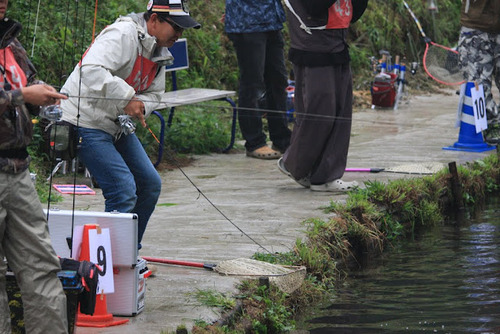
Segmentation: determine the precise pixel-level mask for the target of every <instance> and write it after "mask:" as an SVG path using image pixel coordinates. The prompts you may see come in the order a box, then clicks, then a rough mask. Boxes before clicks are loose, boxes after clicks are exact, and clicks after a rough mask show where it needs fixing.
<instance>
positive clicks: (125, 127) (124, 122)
mask: <svg viewBox="0 0 500 334" xmlns="http://www.w3.org/2000/svg"><path fill="white" fill-rule="evenodd" d="M118 122H119V123H120V127H121V128H122V133H123V134H124V135H126V136H128V135H131V134H133V133H135V129H136V127H135V124H134V122H132V118H130V116H129V115H119V116H118Z"/></svg>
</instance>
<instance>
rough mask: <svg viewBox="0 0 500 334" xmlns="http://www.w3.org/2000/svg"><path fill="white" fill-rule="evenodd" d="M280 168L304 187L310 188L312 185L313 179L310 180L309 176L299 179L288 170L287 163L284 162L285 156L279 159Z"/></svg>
mask: <svg viewBox="0 0 500 334" xmlns="http://www.w3.org/2000/svg"><path fill="white" fill-rule="evenodd" d="M278 169H279V170H280V172H282V173H283V174H285V175H286V176H288V177H289V178H291V179H292V180H294V181H295V182H297V183H298V184H300V185H301V186H302V187H304V188H309V187H310V186H311V180H309V177H308V176H306V177H303V178H302V179H298V180H297V179H296V178H295V177H293V175H292V173H290V172H289V171H287V169H286V168H285V163H284V162H283V158H280V159H279V160H278Z"/></svg>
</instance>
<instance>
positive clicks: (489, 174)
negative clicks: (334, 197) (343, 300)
mask: <svg viewBox="0 0 500 334" xmlns="http://www.w3.org/2000/svg"><path fill="white" fill-rule="evenodd" d="M458 176H459V183H460V185H461V192H462V198H455V195H456V194H454V193H453V192H452V175H451V173H449V172H448V171H447V170H446V169H443V170H442V171H440V172H439V173H437V174H435V175H432V176H424V177H418V178H411V179H400V180H395V181H391V182H388V183H387V184H383V183H380V182H371V183H368V184H366V188H365V189H356V190H354V191H351V192H349V193H348V197H347V200H346V202H345V203H342V204H341V203H338V202H331V203H330V204H329V205H328V206H326V207H324V208H323V210H325V212H327V213H331V214H332V217H331V218H330V219H329V220H328V221H324V220H320V219H308V220H306V221H305V222H304V223H305V225H306V227H307V230H306V234H307V236H306V238H305V239H304V240H300V239H299V240H297V241H296V244H295V247H294V249H293V250H292V251H290V252H288V253H279V254H264V253H258V254H255V256H254V258H255V259H258V260H261V261H268V262H270V263H277V264H282V265H294V266H306V268H307V275H308V276H307V278H306V280H305V282H304V285H303V286H302V287H301V288H300V289H298V290H296V291H295V292H293V293H292V294H290V295H286V294H284V293H276V294H272V293H269V294H267V295H266V298H268V299H269V300H266V302H265V303H261V304H260V306H259V307H260V308H263V309H260V310H259V313H258V315H256V314H254V309H253V308H252V304H251V303H250V302H248V304H246V303H245V301H246V300H250V301H255V300H258V299H259V298H262V294H261V293H262V291H260V290H259V289H261V287H259V288H254V289H248V288H247V286H252V285H254V286H255V285H256V284H257V283H256V282H255V281H254V282H246V283H245V285H244V286H243V287H242V291H246V292H245V293H242V294H241V296H243V297H244V298H245V299H243V300H241V301H240V305H241V306H240V307H241V311H240V312H239V314H240V316H239V317H237V316H235V317H233V318H232V322H230V323H227V324H224V325H223V326H213V325H209V324H205V325H204V326H201V324H199V325H198V327H197V328H196V331H195V330H194V329H193V332H196V333H244V332H251V333H280V332H281V331H280V330H278V329H277V328H278V327H272V328H274V329H273V330H269V328H271V327H267V328H268V330H267V331H264V330H263V328H262V327H260V326H251V327H248V323H247V322H248V320H247V318H246V317H247V314H251V315H252V317H255V318H253V319H258V321H256V322H253V323H252V324H253V325H255V324H257V323H258V324H262V323H267V322H270V323H272V324H273V325H272V326H274V325H276V326H278V325H279V326H280V327H279V328H281V330H283V329H284V328H293V326H294V316H296V315H297V314H299V313H300V311H301V310H302V309H303V308H304V307H306V306H308V305H310V304H311V303H314V302H317V301H319V300H321V298H322V296H326V295H327V294H326V293H324V292H326V291H332V289H333V288H334V287H335V285H334V284H335V283H337V282H338V279H339V278H342V277H345V275H348V274H349V271H350V270H351V269H353V268H359V267H360V266H361V263H363V262H364V261H366V260H369V259H370V258H373V257H375V256H378V255H379V254H380V253H381V252H383V251H384V249H386V248H387V247H388V246H390V245H391V244H394V243H397V242H400V241H402V240H407V239H411V238H413V237H414V236H415V235H416V234H418V233H419V231H422V230H423V229H428V228H431V227H432V226H435V225H438V224H446V223H448V222H452V223H453V222H454V220H453V214H454V213H456V212H457V211H460V210H459V208H460V207H461V206H462V203H461V202H463V204H465V209H466V211H464V213H473V211H475V210H476V209H477V208H479V207H480V205H481V204H482V202H483V201H484V199H485V196H486V194H491V193H497V192H498V183H499V180H500V162H499V157H498V155H490V156H488V157H487V158H485V159H484V160H479V161H475V162H473V163H469V164H467V165H465V166H460V167H459V168H458ZM472 199H474V200H472ZM262 289H264V288H262ZM271 290H272V286H271V289H270V291H271ZM264 291H265V289H264ZM241 296H240V297H239V298H241ZM259 296H260V297H259ZM277 305H280V306H281V307H285V309H281V308H277ZM247 307H248V309H247ZM277 310H279V311H277ZM262 317H265V318H262ZM242 324H247V326H246V327H244V328H246V329H245V330H246V331H245V330H242V327H241V326H242ZM268 326H271V325H268ZM200 327H201V328H200Z"/></svg>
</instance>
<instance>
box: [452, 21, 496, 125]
mask: <svg viewBox="0 0 500 334" xmlns="http://www.w3.org/2000/svg"><path fill="white" fill-rule="evenodd" d="M458 52H459V54H460V66H461V68H462V70H463V72H464V79H465V80H466V81H477V83H478V84H483V89H484V97H485V101H486V111H487V114H486V117H487V119H488V125H489V124H498V123H500V115H499V113H498V103H497V102H495V99H494V98H493V94H492V81H493V78H495V84H496V86H497V89H500V72H499V71H500V34H492V33H486V32H483V31H480V30H476V29H470V28H466V27H462V29H461V30H460V38H459V40H458Z"/></svg>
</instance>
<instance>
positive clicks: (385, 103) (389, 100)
mask: <svg viewBox="0 0 500 334" xmlns="http://www.w3.org/2000/svg"><path fill="white" fill-rule="evenodd" d="M396 80H397V75H396V74H394V73H380V74H377V75H376V76H375V80H374V81H373V82H372V87H371V93H372V105H374V106H377V107H383V108H392V107H393V106H394V102H395V101H396Z"/></svg>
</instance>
